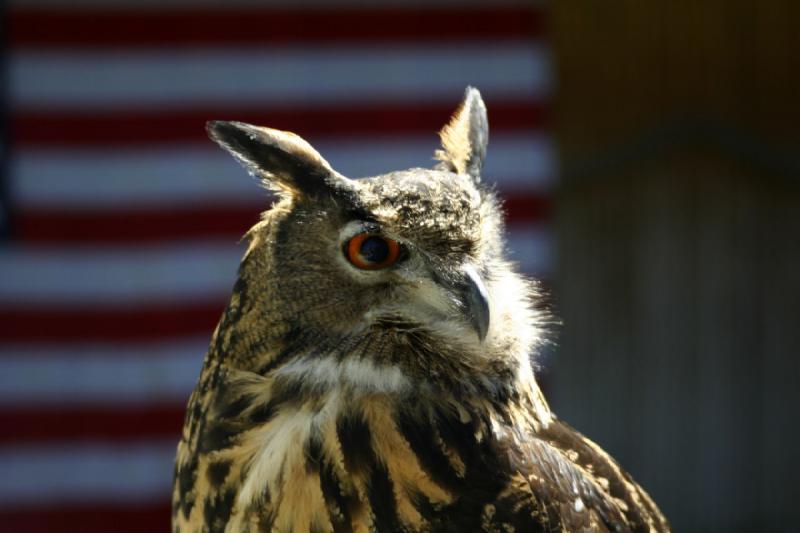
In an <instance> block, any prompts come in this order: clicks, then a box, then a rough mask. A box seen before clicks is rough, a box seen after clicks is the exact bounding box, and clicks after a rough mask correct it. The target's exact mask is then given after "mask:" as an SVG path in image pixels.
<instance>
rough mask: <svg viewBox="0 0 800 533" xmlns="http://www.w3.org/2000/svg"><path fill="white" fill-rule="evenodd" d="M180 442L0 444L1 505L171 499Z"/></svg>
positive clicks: (6, 506)
mask: <svg viewBox="0 0 800 533" xmlns="http://www.w3.org/2000/svg"><path fill="white" fill-rule="evenodd" d="M176 445H177V443H176V442H169V441H167V442H161V441H158V442H151V443H146V444H135V445H102V444H87V445H73V444H66V443H65V444H60V445H59V444H52V445H48V446H25V447H3V448H0V465H3V466H2V470H3V475H2V476H0V508H3V507H5V508H9V507H12V506H17V505H20V504H31V505H46V504H48V503H56V502H60V503H82V502H86V503H103V502H147V501H153V500H155V499H162V500H163V501H169V494H170V487H171V485H172V470H173V464H174V460H175V449H176Z"/></svg>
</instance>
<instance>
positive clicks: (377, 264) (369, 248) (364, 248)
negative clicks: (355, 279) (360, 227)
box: [344, 233, 400, 270]
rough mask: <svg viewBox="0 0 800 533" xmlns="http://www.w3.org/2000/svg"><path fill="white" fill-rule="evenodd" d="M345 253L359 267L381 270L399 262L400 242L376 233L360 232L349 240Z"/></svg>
mask: <svg viewBox="0 0 800 533" xmlns="http://www.w3.org/2000/svg"><path fill="white" fill-rule="evenodd" d="M344 253H345V255H346V256H347V260H348V261H350V262H351V263H353V265H355V266H356V267H358V268H361V269H363V270H380V269H382V268H388V267H390V266H392V265H393V264H395V263H396V262H397V259H398V258H399V257H400V244H399V243H398V242H397V241H395V240H393V239H387V238H386V237H381V236H380V235H375V234H374V233H359V234H358V235H356V236H355V237H353V238H351V239H350V240H349V241H347V244H345V249H344Z"/></svg>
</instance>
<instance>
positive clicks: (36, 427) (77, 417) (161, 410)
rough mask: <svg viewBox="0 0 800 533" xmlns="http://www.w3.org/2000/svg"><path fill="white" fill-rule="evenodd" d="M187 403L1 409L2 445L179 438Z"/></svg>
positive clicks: (0, 438) (0, 428)
mask: <svg viewBox="0 0 800 533" xmlns="http://www.w3.org/2000/svg"><path fill="white" fill-rule="evenodd" d="M185 410H186V405H185V403H176V404H166V405H147V406H141V405H138V406H136V405H134V406H125V405H123V406H115V407H103V406H100V405H91V406H79V407H22V408H19V409H14V410H10V409H9V408H8V407H5V408H3V409H0V444H10V443H13V444H16V445H19V444H20V443H32V442H37V441H57V440H63V441H73V442H74V441H98V440H100V441H112V442H119V441H127V442H130V441H132V440H139V439H146V440H152V439H154V438H159V439H162V438H163V439H173V440H174V441H175V442H176V443H177V442H178V439H179V438H180V433H181V427H182V426H183V414H184V412H185Z"/></svg>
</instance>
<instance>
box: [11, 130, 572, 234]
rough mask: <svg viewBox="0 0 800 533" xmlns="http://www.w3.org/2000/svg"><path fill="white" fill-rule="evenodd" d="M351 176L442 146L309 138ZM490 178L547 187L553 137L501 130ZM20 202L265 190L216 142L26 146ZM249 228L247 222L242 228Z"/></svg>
mask: <svg viewBox="0 0 800 533" xmlns="http://www.w3.org/2000/svg"><path fill="white" fill-rule="evenodd" d="M310 141H311V142H312V143H313V145H314V146H315V147H316V148H317V149H318V150H319V151H320V153H321V154H322V155H323V156H324V157H325V159H327V160H328V162H329V163H330V164H331V165H332V166H333V167H334V168H335V169H337V170H338V171H339V172H341V173H342V174H344V175H346V176H351V177H360V176H368V175H376V174H381V173H384V172H388V171H392V170H400V169H404V168H410V167H431V166H433V165H434V163H435V162H434V160H433V152H434V150H435V149H436V148H437V139H436V136H435V133H434V132H431V134H430V135H428V136H424V137H422V136H412V137H399V138H393V139H380V140H371V139H366V138H361V139H347V140H341V141H337V140H334V139H330V138H327V139H326V138H323V139H319V140H313V139H311V140H310ZM483 174H484V176H485V180H486V181H487V182H491V183H494V182H496V183H498V184H499V186H500V187H501V188H508V189H524V190H528V191H547V190H549V189H550V188H551V187H552V186H553V184H554V181H555V177H556V175H557V168H556V159H555V150H554V148H553V145H552V139H551V138H550V137H549V136H547V135H545V134H539V133H534V132H529V133H521V134H502V133H501V134H497V135H493V136H492V138H491V141H490V146H489V150H488V154H487V157H486V165H485V167H484V171H483ZM11 176H12V178H11V179H12V181H11V187H12V197H13V199H14V200H15V202H16V203H17V205H23V206H24V205H31V206H37V205H52V206H57V207H84V206H92V205H93V206H95V207H112V208H113V207H114V206H117V205H120V206H121V205H124V206H136V205H145V206H148V207H152V206H154V205H159V204H160V205H173V204H175V203H176V202H179V203H180V204H182V205H186V204H191V203H192V202H198V201H211V200H213V201H219V200H223V201H224V200H228V201H230V200H253V199H256V200H257V199H258V198H264V205H265V207H266V206H267V205H268V204H267V200H266V193H265V192H264V191H263V190H261V189H260V188H259V187H258V186H257V185H256V184H255V183H254V182H253V180H250V179H248V178H247V176H246V174H245V171H244V170H243V169H242V168H241V167H240V166H239V165H238V164H236V163H235V162H234V160H233V158H231V157H230V156H229V155H228V154H226V153H225V152H223V151H222V150H221V149H219V148H217V147H216V146H214V145H212V144H211V142H210V141H209V144H208V145H207V146H203V147H200V146H181V147H174V148H169V149H147V150H145V149H141V150H139V149H137V150H132V149H131V150H113V151H105V150H103V151H97V150H61V151H57V150H23V151H21V152H19V153H18V154H16V157H15V158H13V159H12V164H11ZM244 229H246V228H243V231H244Z"/></svg>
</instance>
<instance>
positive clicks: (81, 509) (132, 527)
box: [0, 480, 170, 533]
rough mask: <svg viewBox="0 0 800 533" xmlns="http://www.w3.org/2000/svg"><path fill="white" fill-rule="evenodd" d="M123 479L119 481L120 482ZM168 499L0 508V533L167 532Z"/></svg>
mask: <svg viewBox="0 0 800 533" xmlns="http://www.w3.org/2000/svg"><path fill="white" fill-rule="evenodd" d="M124 482H125V480H120V483H124ZM169 524H170V504H169V496H165V497H164V499H163V501H162V500H159V501H155V502H148V503H129V504H124V503H107V504H93V505H91V504H69V505H60V506H58V505H44V506H41V507H30V506H24V507H14V508H3V509H0V529H1V530H2V531H8V532H11V531H14V532H19V531H24V532H25V533H71V532H74V531H80V532H81V533H108V532H109V531H114V532H116V533H140V532H142V531H169Z"/></svg>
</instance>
